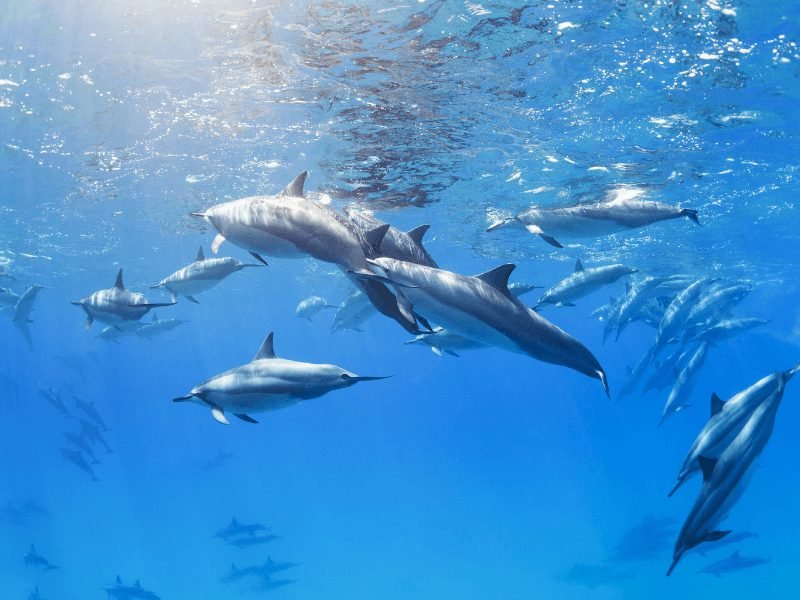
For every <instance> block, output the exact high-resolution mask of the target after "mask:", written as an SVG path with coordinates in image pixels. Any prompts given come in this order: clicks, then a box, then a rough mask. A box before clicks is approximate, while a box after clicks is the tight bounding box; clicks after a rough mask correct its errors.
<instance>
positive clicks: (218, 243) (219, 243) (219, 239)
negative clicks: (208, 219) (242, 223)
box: [211, 233, 225, 254]
mask: <svg viewBox="0 0 800 600" xmlns="http://www.w3.org/2000/svg"><path fill="white" fill-rule="evenodd" d="M224 241H225V236H224V235H222V234H221V233H218V234H217V235H216V237H215V238H214V241H213V242H211V252H213V253H214V254H216V253H217V252H219V247H220V246H222V242H224Z"/></svg>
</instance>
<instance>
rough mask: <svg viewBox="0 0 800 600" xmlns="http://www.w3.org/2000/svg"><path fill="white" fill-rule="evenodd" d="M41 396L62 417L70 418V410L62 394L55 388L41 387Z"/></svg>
mask: <svg viewBox="0 0 800 600" xmlns="http://www.w3.org/2000/svg"><path fill="white" fill-rule="evenodd" d="M39 395H40V396H41V397H42V398H44V399H45V400H47V402H49V403H50V404H51V405H52V406H53V407H54V408H55V409H56V410H57V411H58V412H59V413H61V415H63V416H65V417H69V416H70V412H69V409H68V408H67V405H66V404H65V403H64V400H63V399H62V398H61V393H60V392H59V391H58V390H57V389H55V388H51V387H50V388H45V387H42V386H41V385H40V386H39Z"/></svg>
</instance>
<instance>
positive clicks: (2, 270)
mask: <svg viewBox="0 0 800 600" xmlns="http://www.w3.org/2000/svg"><path fill="white" fill-rule="evenodd" d="M0 279H10V280H11V281H16V280H17V278H16V277H14V276H13V275H12V274H11V273H9V272H8V271H7V270H6V267H5V265H3V264H0Z"/></svg>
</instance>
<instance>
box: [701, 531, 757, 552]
mask: <svg viewBox="0 0 800 600" xmlns="http://www.w3.org/2000/svg"><path fill="white" fill-rule="evenodd" d="M757 537H758V534H757V533H753V532H752V531H737V532H736V533H730V534H728V535H726V536H725V537H724V538H722V539H721V540H717V541H716V542H706V543H704V544H703V545H701V546H698V547H697V548H694V550H693V551H694V552H697V554H699V555H700V556H708V553H709V552H714V551H715V550H719V549H720V548H724V547H725V546H730V545H731V544H738V543H739V542H743V541H744V540H748V539H750V538H757Z"/></svg>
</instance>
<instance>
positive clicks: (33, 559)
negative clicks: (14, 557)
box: [22, 544, 58, 571]
mask: <svg viewBox="0 0 800 600" xmlns="http://www.w3.org/2000/svg"><path fill="white" fill-rule="evenodd" d="M22 560H23V561H24V562H25V564H26V565H27V566H29V567H38V568H40V569H44V570H45V571H52V570H53V569H58V567H57V566H55V565H53V564H51V563H50V561H49V560H47V559H46V558H45V557H44V556H41V555H40V554H37V552H36V548H34V547H33V544H31V548H30V550H28V551H27V552H26V553H25V555H24V556H23V557H22Z"/></svg>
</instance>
